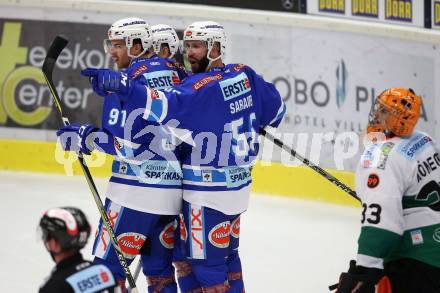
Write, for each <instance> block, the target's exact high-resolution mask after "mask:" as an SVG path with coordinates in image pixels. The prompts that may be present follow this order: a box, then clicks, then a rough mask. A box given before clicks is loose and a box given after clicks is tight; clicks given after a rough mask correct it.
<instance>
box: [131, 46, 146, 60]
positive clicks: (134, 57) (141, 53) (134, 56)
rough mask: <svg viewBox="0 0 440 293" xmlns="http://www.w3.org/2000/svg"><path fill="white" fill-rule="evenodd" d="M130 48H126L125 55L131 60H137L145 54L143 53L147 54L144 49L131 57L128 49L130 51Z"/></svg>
mask: <svg viewBox="0 0 440 293" xmlns="http://www.w3.org/2000/svg"><path fill="white" fill-rule="evenodd" d="M131 48H132V47H130V48H127V50H128V51H127V55H128V57H131V58H132V59H136V58H139V57H141V56H142V55H144V54H145V52H147V49H144V50H143V51H142V52H140V53H139V54H138V55H131V53H130V49H131Z"/></svg>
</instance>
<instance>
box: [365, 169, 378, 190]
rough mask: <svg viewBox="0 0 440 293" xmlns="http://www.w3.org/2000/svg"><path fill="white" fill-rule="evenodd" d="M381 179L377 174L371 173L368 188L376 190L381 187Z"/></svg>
mask: <svg viewBox="0 0 440 293" xmlns="http://www.w3.org/2000/svg"><path fill="white" fill-rule="evenodd" d="M379 182H380V179H379V176H378V175H377V174H375V173H371V174H370V175H369V176H368V180H367V186H368V187H369V188H376V187H377V186H378V185H379Z"/></svg>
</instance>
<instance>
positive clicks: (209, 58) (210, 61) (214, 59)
mask: <svg viewBox="0 0 440 293" xmlns="http://www.w3.org/2000/svg"><path fill="white" fill-rule="evenodd" d="M211 51H212V48H211V50H209V52H208V53H207V54H206V57H205V58H206V59H207V60H209V62H208V65H207V66H206V69H205V72H207V71H208V70H209V69H211V66H212V63H213V62H214V61H217V60H219V59H220V58H221V57H222V56H221V55H218V56H217V57H216V58H211V57H210V55H211Z"/></svg>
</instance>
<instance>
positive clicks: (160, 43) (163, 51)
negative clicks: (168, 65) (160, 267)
mask: <svg viewBox="0 0 440 293" xmlns="http://www.w3.org/2000/svg"><path fill="white" fill-rule="evenodd" d="M151 32H152V33H153V46H154V52H155V53H156V55H157V56H159V57H161V58H169V59H173V58H174V56H175V55H176V53H177V52H179V44H180V40H179V37H178V36H177V33H176V31H175V30H174V29H173V28H172V27H171V26H169V25H167V24H156V25H152V26H151Z"/></svg>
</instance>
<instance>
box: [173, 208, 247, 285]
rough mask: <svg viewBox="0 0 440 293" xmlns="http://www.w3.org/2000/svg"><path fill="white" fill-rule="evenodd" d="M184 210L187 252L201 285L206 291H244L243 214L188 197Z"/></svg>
mask: <svg viewBox="0 0 440 293" xmlns="http://www.w3.org/2000/svg"><path fill="white" fill-rule="evenodd" d="M182 213H183V218H184V224H185V225H184V227H183V228H182V229H181V234H183V235H182V236H181V238H182V239H183V240H184V253H185V254H186V257H187V260H188V262H189V264H190V269H191V271H192V272H193V273H194V275H195V278H196V280H197V282H198V283H199V285H200V287H201V288H203V290H204V292H231V293H232V292H237V293H242V292H244V284H243V278H242V270H241V262H240V257H239V254H238V247H239V238H240V215H239V214H238V215H226V214H223V213H222V212H220V211H217V210H214V209H211V208H207V207H202V206H198V205H193V204H190V203H188V202H186V201H184V202H183V210H182ZM183 292H185V291H183Z"/></svg>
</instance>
